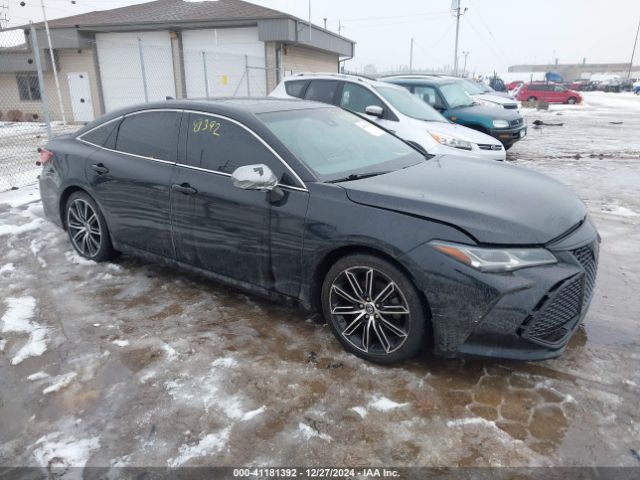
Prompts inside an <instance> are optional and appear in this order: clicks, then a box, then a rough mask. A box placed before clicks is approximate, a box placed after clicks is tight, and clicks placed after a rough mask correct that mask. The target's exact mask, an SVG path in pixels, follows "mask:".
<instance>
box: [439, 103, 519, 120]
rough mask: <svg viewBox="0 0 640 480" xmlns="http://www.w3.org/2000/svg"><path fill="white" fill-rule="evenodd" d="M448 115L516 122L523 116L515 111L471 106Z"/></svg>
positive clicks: (460, 108)
mask: <svg viewBox="0 0 640 480" xmlns="http://www.w3.org/2000/svg"><path fill="white" fill-rule="evenodd" d="M447 115H450V116H454V117H459V118H465V117H466V118H471V117H488V118H492V119H494V120H495V119H498V120H507V121H511V120H516V119H518V118H521V115H520V114H519V113H518V111H517V110H515V109H508V108H496V107H487V106H485V105H470V106H468V107H457V108H452V109H450V110H448V111H447Z"/></svg>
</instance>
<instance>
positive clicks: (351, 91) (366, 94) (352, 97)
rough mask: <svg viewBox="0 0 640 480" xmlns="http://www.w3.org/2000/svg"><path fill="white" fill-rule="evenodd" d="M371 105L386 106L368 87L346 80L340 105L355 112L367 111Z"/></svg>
mask: <svg viewBox="0 0 640 480" xmlns="http://www.w3.org/2000/svg"><path fill="white" fill-rule="evenodd" d="M369 105H376V106H378V107H382V108H384V104H383V103H382V102H381V101H380V99H379V98H378V97H376V96H375V95H374V94H373V93H372V92H370V91H369V90H367V89H366V88H364V87H362V86H360V85H356V84H354V83H351V82H345V84H344V87H343V88H342V96H341V97H340V106H341V107H342V108H346V109H347V110H352V111H354V112H359V113H365V110H366V108H367V107H368V106H369Z"/></svg>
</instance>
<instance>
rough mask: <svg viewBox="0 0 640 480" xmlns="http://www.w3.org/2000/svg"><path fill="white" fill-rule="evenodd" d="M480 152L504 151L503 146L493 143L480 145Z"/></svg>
mask: <svg viewBox="0 0 640 480" xmlns="http://www.w3.org/2000/svg"><path fill="white" fill-rule="evenodd" d="M478 148H479V149H480V150H502V145H494V144H492V143H479V144H478Z"/></svg>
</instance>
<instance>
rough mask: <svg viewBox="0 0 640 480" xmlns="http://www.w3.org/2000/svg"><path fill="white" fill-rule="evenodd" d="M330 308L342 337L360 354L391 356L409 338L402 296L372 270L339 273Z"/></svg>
mask: <svg viewBox="0 0 640 480" xmlns="http://www.w3.org/2000/svg"><path fill="white" fill-rule="evenodd" d="M329 308H330V310H329V311H330V312H331V315H332V317H333V319H334V320H335V323H336V326H337V327H338V331H339V332H340V334H341V335H342V337H344V339H345V340H346V341H347V342H349V343H350V344H351V345H353V347H355V348H357V349H358V350H360V351H362V352H365V353H373V354H390V353H392V352H395V351H396V350H398V349H399V348H400V347H402V345H403V344H404V343H405V341H406V340H407V338H408V337H409V331H408V326H409V321H410V315H411V311H410V309H409V305H408V303H407V301H406V299H405V295H404V294H403V292H402V291H401V289H400V287H399V286H398V284H397V283H396V282H394V281H393V280H391V279H390V278H389V277H388V276H387V275H385V274H384V273H382V272H380V271H379V270H376V269H374V268H370V267H364V266H358V267H351V268H347V269H345V270H343V271H342V272H340V273H339V274H338V275H337V276H336V278H335V280H334V281H333V283H332V284H331V290H330V295H329Z"/></svg>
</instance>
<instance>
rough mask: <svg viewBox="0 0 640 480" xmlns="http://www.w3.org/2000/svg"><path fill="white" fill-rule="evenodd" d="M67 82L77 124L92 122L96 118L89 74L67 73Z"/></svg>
mask: <svg viewBox="0 0 640 480" xmlns="http://www.w3.org/2000/svg"><path fill="white" fill-rule="evenodd" d="M67 81H68V83H69V94H70V95H71V109H72V110H73V120H74V121H75V122H91V121H92V120H93V118H94V116H93V101H92V99H91V83H90V82H89V75H88V74H87V72H70V73H67Z"/></svg>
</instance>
